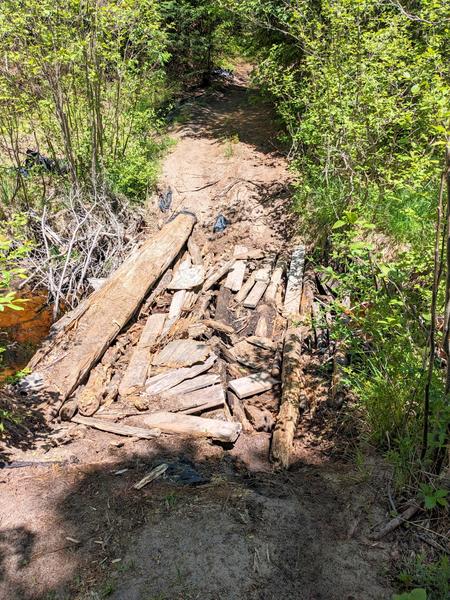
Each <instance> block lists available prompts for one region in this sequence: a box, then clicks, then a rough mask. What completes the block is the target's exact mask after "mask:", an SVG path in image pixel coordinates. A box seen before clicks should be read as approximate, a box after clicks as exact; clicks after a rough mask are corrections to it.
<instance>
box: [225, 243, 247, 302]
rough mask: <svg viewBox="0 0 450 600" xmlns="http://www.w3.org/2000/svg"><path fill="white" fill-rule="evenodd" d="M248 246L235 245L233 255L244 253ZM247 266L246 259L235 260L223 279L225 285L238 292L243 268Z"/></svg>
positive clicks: (242, 279) (243, 272)
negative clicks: (224, 279)
mask: <svg viewBox="0 0 450 600" xmlns="http://www.w3.org/2000/svg"><path fill="white" fill-rule="evenodd" d="M247 252H248V248H247V247H246V246H239V245H237V246H235V248H234V254H233V256H234V257H236V256H239V254H246V253H247ZM246 268H247V261H246V260H236V262H235V263H234V264H233V266H232V268H231V269H230V271H229V273H228V276H227V279H226V281H225V287H226V288H228V289H229V290H231V291H232V292H238V291H239V290H240V289H241V287H242V284H243V283H244V277H245V269H246Z"/></svg>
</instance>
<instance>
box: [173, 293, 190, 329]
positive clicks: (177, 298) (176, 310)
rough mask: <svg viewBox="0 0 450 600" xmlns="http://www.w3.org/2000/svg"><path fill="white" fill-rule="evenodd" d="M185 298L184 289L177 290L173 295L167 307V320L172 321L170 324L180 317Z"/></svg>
mask: <svg viewBox="0 0 450 600" xmlns="http://www.w3.org/2000/svg"><path fill="white" fill-rule="evenodd" d="M185 298H186V290H179V291H178V292H175V294H174V295H173V297H172V302H171V303H170V308H169V320H170V321H171V322H172V324H173V322H174V321H175V320H176V319H179V318H180V315H181V311H182V309H183V304H184V300H185Z"/></svg>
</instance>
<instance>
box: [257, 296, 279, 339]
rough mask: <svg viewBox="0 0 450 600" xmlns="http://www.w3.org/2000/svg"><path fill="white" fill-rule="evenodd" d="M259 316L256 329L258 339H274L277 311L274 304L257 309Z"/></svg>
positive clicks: (263, 305)
mask: <svg viewBox="0 0 450 600" xmlns="http://www.w3.org/2000/svg"><path fill="white" fill-rule="evenodd" d="M256 310H257V312H258V315H259V318H258V322H257V324H256V328H255V335H256V336H258V337H265V338H272V336H273V331H274V323H275V319H276V317H277V310H276V308H275V306H274V305H273V304H261V305H260V306H258V308H257V309H256Z"/></svg>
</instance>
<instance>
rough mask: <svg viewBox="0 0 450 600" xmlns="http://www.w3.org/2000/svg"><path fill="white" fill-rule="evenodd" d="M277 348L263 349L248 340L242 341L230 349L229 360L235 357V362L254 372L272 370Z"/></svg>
mask: <svg viewBox="0 0 450 600" xmlns="http://www.w3.org/2000/svg"><path fill="white" fill-rule="evenodd" d="M275 350H276V346H275V348H269V349H268V348H263V347H261V346H256V345H254V344H252V343H250V342H249V341H248V339H245V340H241V341H240V342H238V343H237V344H235V345H234V346H233V348H231V349H229V350H228V352H229V354H228V356H226V358H227V359H229V358H230V357H234V360H236V361H237V362H239V363H241V365H244V366H246V367H249V368H250V369H254V370H261V369H267V368H270V365H271V363H272V362H273V358H274V354H275Z"/></svg>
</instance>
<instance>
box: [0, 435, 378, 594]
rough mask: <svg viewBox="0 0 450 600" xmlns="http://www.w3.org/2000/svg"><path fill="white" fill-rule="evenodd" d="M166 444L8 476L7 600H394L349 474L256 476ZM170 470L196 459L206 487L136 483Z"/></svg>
mask: <svg viewBox="0 0 450 600" xmlns="http://www.w3.org/2000/svg"><path fill="white" fill-rule="evenodd" d="M105 435H106V434H105ZM250 437H252V436H250ZM169 440H170V438H165V439H160V440H156V441H151V442H149V441H140V442H138V445H139V447H140V450H139V451H137V448H136V450H135V451H132V452H131V453H130V454H129V455H128V456H126V457H122V458H121V457H120V456H118V455H117V454H118V453H119V454H120V449H119V450H114V452H111V461H110V462H107V463H104V464H97V465H96V464H89V465H82V464H80V465H70V466H62V467H50V468H38V467H36V468H33V469H30V468H29V469H21V470H20V473H19V472H15V473H8V474H7V475H8V477H10V478H13V479H14V486H12V485H9V489H10V490H12V492H11V495H12V497H11V498H8V499H7V500H6V504H4V506H3V510H2V513H3V518H2V523H3V527H2V530H1V531H0V563H1V564H0V586H1V587H0V589H1V590H2V592H1V593H0V597H1V598H2V599H5V600H6V599H8V600H38V599H39V600H49V599H54V600H55V599H58V600H63V599H64V600H69V599H70V600H73V599H82V598H83V599H84V598H86V599H87V598H91V599H92V598H106V597H109V598H114V599H121V600H122V599H123V600H156V599H158V600H175V599H182V600H191V599H192V600H193V599H196V598H202V599H204V600H215V599H219V598H220V599H227V600H243V599H255V600H256V599H264V600H272V599H273V600H283V599H288V598H289V599H291V598H299V599H300V598H302V599H303V600H334V599H336V600H343V599H348V600H350V599H355V600H356V599H358V600H359V599H361V598H365V599H374V600H375V599H376V600H381V599H383V598H389V597H390V596H389V592H388V590H387V589H386V588H385V587H383V585H382V584H381V583H380V581H381V580H380V572H379V571H380V566H381V564H382V556H381V554H380V552H381V551H380V549H379V548H377V547H373V546H372V547H371V545H369V544H368V543H367V542H366V541H365V538H364V532H366V530H367V527H368V518H367V515H366V513H365V511H367V510H368V509H369V508H370V503H371V502H373V501H374V499H373V497H371V495H370V494H371V492H370V488H368V486H367V484H366V483H365V482H361V480H358V478H356V479H355V477H354V473H352V472H351V470H350V469H349V468H348V467H345V466H340V467H338V468H337V467H336V464H334V465H322V466H311V465H306V464H300V463H297V464H296V465H294V466H293V468H292V470H291V471H290V472H288V473H287V474H275V473H270V472H266V473H262V472H259V473H256V472H251V471H245V470H242V469H238V468H236V467H237V465H236V459H235V458H234V457H232V456H230V455H229V454H227V453H225V451H224V449H223V448H221V447H220V446H217V445H214V448H213V453H214V456H213V457H212V458H208V459H203V460H202V459H201V456H202V453H203V450H202V445H203V444H204V442H199V443H196V442H189V441H185V442H182V443H180V442H179V441H178V442H177V445H176V446H171V445H170V444H171V442H170V441H169ZM172 440H173V438H172ZM255 446H257V445H255V444H253V447H255ZM259 448H260V449H259V450H256V449H254V450H253V452H254V453H256V454H258V453H261V455H260V456H258V455H255V456H254V457H253V459H254V461H255V464H257V463H259V464H264V463H266V457H267V446H264V447H262V446H259ZM115 454H116V455H117V456H114V455H115ZM163 462H164V463H168V464H170V465H174V464H175V465H176V466H177V468H179V467H180V465H181V466H183V465H186V464H187V465H189V467H193V468H194V469H195V470H196V471H197V473H198V474H199V475H200V476H201V477H202V478H203V479H204V480H205V481H206V483H204V484H203V485H199V486H192V485H182V484H181V483H180V482H176V481H174V480H173V478H172V479H169V478H164V477H162V478H160V479H158V480H156V481H154V482H152V483H150V484H148V485H147V486H146V487H144V488H143V489H142V490H135V489H134V488H133V485H134V484H135V483H136V482H137V481H139V480H140V479H141V477H142V476H143V475H145V474H146V473H148V472H149V470H151V469H152V468H153V467H154V466H156V465H159V464H161V463H163ZM266 464H267V463H266ZM125 469H127V470H125ZM16 471H17V470H16ZM118 471H119V472H121V473H119V474H117V472H118ZM169 473H170V471H169ZM4 478H5V473H3V483H5V481H4ZM9 483H12V481H11V480H9ZM24 489H26V490H27V493H26V494H24ZM8 504H9V505H10V506H9V509H10V510H12V511H14V507H15V508H16V509H17V512H16V514H15V515H14V514H10V513H8ZM369 513H370V511H369ZM8 514H9V516H8ZM18 515H20V516H18ZM355 519H356V521H355ZM355 522H356V526H355ZM13 523H15V524H14V525H13ZM356 532H357V533H356Z"/></svg>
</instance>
